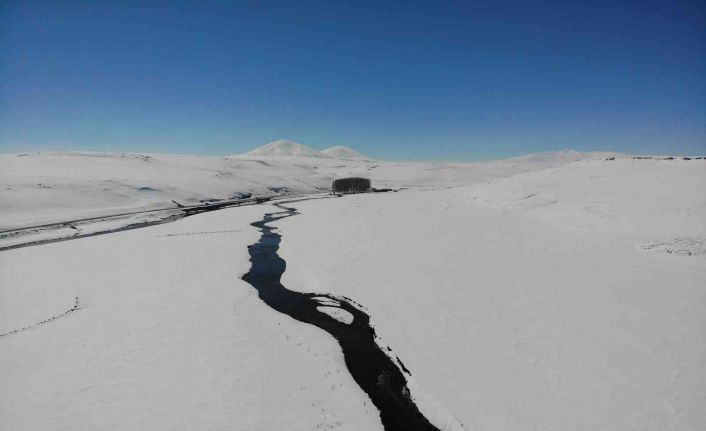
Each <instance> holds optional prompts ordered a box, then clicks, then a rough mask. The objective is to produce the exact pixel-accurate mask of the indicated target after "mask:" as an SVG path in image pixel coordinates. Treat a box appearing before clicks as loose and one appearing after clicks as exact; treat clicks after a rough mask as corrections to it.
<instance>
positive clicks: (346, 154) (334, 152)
mask: <svg viewBox="0 0 706 431" xmlns="http://www.w3.org/2000/svg"><path fill="white" fill-rule="evenodd" d="M321 154H324V155H326V156H329V157H333V158H335V159H347V160H371V159H370V157H368V156H366V155H365V154H362V153H359V152H358V151H356V150H354V149H353V148H349V147H344V146H343V145H336V146H334V147H331V148H326V149H325V150H322V151H321Z"/></svg>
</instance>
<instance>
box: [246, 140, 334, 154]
mask: <svg viewBox="0 0 706 431" xmlns="http://www.w3.org/2000/svg"><path fill="white" fill-rule="evenodd" d="M246 154H249V155H251V156H292V157H321V155H320V153H319V152H317V151H316V150H315V149H313V148H311V147H307V146H306V145H302V144H299V143H297V142H293V141H288V140H286V139H278V140H276V141H273V142H270V143H269V144H265V145H263V146H261V147H257V148H255V149H254V150H252V151H248V152H247V153H246Z"/></svg>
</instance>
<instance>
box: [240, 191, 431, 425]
mask: <svg viewBox="0 0 706 431" xmlns="http://www.w3.org/2000/svg"><path fill="white" fill-rule="evenodd" d="M277 207H278V208H280V209H282V211H281V212H275V213H269V214H266V215H265V217H264V218H263V219H262V220H260V221H258V222H255V223H252V226H254V227H256V228H258V229H260V231H261V232H262V236H261V237H260V240H259V241H258V242H256V243H255V244H253V245H251V246H249V251H250V262H252V268H251V269H250V272H248V273H247V274H245V275H244V276H243V280H245V281H246V282H248V283H249V284H251V285H252V286H253V287H254V288H255V289H257V291H258V294H259V296H260V299H262V300H263V301H264V302H265V303H266V304H267V305H268V306H270V307H271V308H273V309H275V310H277V311H279V312H280V313H284V314H286V315H288V316H290V317H292V318H294V319H296V320H298V321H300V322H304V323H308V324H311V325H314V326H317V327H319V328H321V329H323V330H324V331H326V332H328V333H329V334H331V336H333V337H334V338H335V339H336V340H337V341H338V344H339V345H340V346H341V349H342V351H343V356H344V358H345V361H346V366H347V367H348V370H349V371H350V373H351V375H352V376H353V379H355V381H356V382H357V383H358V385H359V386H360V388H361V389H363V391H365V393H367V394H368V396H369V397H370V400H371V401H372V402H373V404H374V405H375V406H376V407H377V408H378V410H379V411H380V419H381V421H382V424H383V426H384V427H385V429H386V430H388V431H392V430H438V428H436V427H435V426H434V425H432V424H431V423H430V422H429V421H428V420H427V418H426V417H424V415H422V414H421V413H420V412H419V409H418V408H417V406H416V405H415V403H414V401H413V400H412V398H411V396H410V391H409V389H408V388H407V380H406V379H405V376H404V373H405V372H406V373H409V371H408V370H407V369H406V368H404V365H402V362H401V361H399V359H398V360H397V363H395V361H394V360H393V359H391V357H390V356H388V355H387V354H386V353H385V352H384V351H383V350H382V349H381V348H380V346H379V345H378V343H377V342H376V336H375V330H374V329H373V328H372V327H371V326H370V317H369V316H368V315H367V314H366V313H365V312H364V311H362V310H361V309H360V308H359V307H356V306H354V305H353V304H354V301H352V300H351V299H349V298H345V297H338V296H332V295H327V294H321V293H301V292H295V291H292V290H289V289H287V288H286V287H284V286H283V285H282V283H281V282H280V280H281V277H282V274H283V273H284V270H285V268H286V266H287V264H286V262H285V261H284V259H282V258H281V257H280V256H279V255H278V254H277V251H278V250H279V244H280V241H281V240H282V237H281V235H279V234H278V233H277V232H276V228H274V227H272V226H269V224H270V223H272V222H274V221H277V220H280V219H283V218H286V217H292V216H294V215H297V214H299V213H298V212H297V211H296V209H295V208H291V207H285V206H283V205H282V204H278V205H277ZM321 306H326V307H333V308H338V309H339V310H343V311H345V312H347V313H349V314H350V316H352V317H353V321H352V322H349V321H350V319H348V323H346V322H343V321H340V320H337V319H335V318H333V317H331V316H330V315H329V314H327V313H324V312H322V311H319V309H318V308H317V307H321Z"/></svg>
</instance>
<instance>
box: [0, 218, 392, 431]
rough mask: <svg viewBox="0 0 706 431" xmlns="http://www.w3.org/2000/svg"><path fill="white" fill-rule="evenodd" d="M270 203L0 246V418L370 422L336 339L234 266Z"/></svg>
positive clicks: (243, 258)
mask: <svg viewBox="0 0 706 431" xmlns="http://www.w3.org/2000/svg"><path fill="white" fill-rule="evenodd" d="M273 210H276V208H275V207H272V206H269V205H268V206H250V207H242V208H235V209H229V210H222V211H217V212H212V213H207V214H203V215H199V216H195V217H190V218H186V219H182V220H180V221H177V222H175V223H171V224H167V225H160V226H155V227H150V228H145V229H139V230H134V231H128V232H121V233H116V234H111V235H104V236H100V237H93V238H86V239H78V240H75V241H68V242H63V243H57V244H50V245H44V246H40V247H30V248H24V249H17V250H10V251H5V252H2V253H0V268H2V273H1V274H2V275H1V277H2V279H1V280H2V282H1V283H0V286H1V288H0V333H5V332H8V331H11V330H14V329H16V328H22V327H25V326H27V325H31V324H32V323H34V322H37V321H43V320H45V319H47V318H48V317H51V316H54V315H57V314H61V313H63V312H64V311H66V310H67V309H69V308H71V307H72V306H73V304H74V298H75V297H76V296H78V297H79V303H80V308H79V309H78V310H77V311H75V312H72V313H69V314H68V315H66V316H63V317H61V318H58V319H55V320H52V321H50V322H48V323H45V324H41V325H38V326H36V327H34V328H32V329H28V330H25V331H21V332H18V333H15V334H12V335H7V336H4V337H0V369H2V371H3V372H2V373H1V374H0V429H3V430H8V431H10V430H29V429H52V430H74V429H76V428H85V429H102V430H113V429H114V430H118V429H120V430H123V429H150V430H173V429H212V430H221V429H223V430H225V429H228V430H272V429H293V430H312V429H317V428H318V429H327V428H326V427H332V426H334V425H335V426H336V428H337V429H345V430H358V429H371V430H375V429H381V426H380V422H379V418H378V412H377V411H376V410H375V408H374V407H373V406H372V405H371V403H370V402H369V401H368V400H367V397H366V396H365V394H364V393H363V392H362V391H361V390H360V389H359V388H358V387H357V386H356V384H355V382H354V381H353V379H352V378H351V377H350V375H349V374H348V372H347V370H346V368H345V365H344V362H343V357H342V354H341V352H340V348H339V347H338V345H337V343H336V342H335V340H333V339H332V338H330V337H328V336H324V335H323V333H322V331H320V330H319V329H317V328H315V327H313V326H307V325H300V324H295V323H294V321H293V320H292V319H290V318H289V317H287V316H284V315H281V314H278V313H277V312H275V311H273V310H271V309H270V308H268V307H267V306H266V305H265V304H264V303H263V302H262V301H260V300H259V299H258V297H257V294H256V292H255V291H254V289H252V287H251V286H250V285H248V284H246V283H245V282H243V281H242V280H241V279H240V277H241V276H242V275H243V274H244V273H245V272H246V271H247V270H248V269H249V262H248V253H247V247H246V245H247V244H250V243H253V242H255V241H256V240H257V238H258V237H259V233H258V232H257V230H256V229H254V228H252V227H251V226H249V223H250V222H252V221H253V220H256V219H258V218H261V217H262V215H263V213H264V212H266V211H273Z"/></svg>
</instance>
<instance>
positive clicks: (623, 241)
mask: <svg viewBox="0 0 706 431" xmlns="http://www.w3.org/2000/svg"><path fill="white" fill-rule="evenodd" d="M704 183H706V162H704V161H683V160H673V161H665V160H633V159H627V158H626V159H616V160H613V161H606V160H602V161H598V160H585V161H580V162H576V163H569V164H565V165H562V166H560V167H557V168H553V169H547V170H542V171H537V172H531V173H526V174H521V175H516V176H512V177H509V178H503V179H496V180H493V181H489V182H484V183H481V184H477V185H474V186H467V187H459V188H454V189H446V190H424V191H418V190H407V191H402V192H399V193H392V194H377V195H358V196H349V197H346V198H341V199H337V200H327V201H308V202H301V203H298V204H297V205H295V206H296V207H297V208H298V210H299V211H300V212H301V215H299V216H296V217H291V218H289V219H286V220H283V221H282V222H280V231H281V233H282V234H283V242H282V245H281V251H280V254H281V255H282V256H283V258H284V259H285V260H286V261H287V272H286V273H285V274H284V278H283V284H285V285H286V286H289V287H290V288H293V289H300V290H303V291H312V292H331V293H333V294H335V295H344V296H348V297H351V298H354V299H355V300H356V301H358V302H360V303H361V304H363V305H364V306H365V307H366V308H367V309H368V310H369V313H370V315H371V316H372V319H373V323H374V325H375V328H376V331H377V333H378V335H379V336H380V338H381V340H382V341H383V342H384V343H387V344H389V345H390V346H391V347H392V349H393V350H394V351H395V353H396V354H398V355H399V357H400V358H401V359H402V360H403V361H404V363H405V366H406V367H407V368H408V369H409V370H410V371H411V373H412V377H411V379H412V395H413V396H415V397H416V398H417V402H418V405H419V407H420V408H421V409H422V411H423V412H424V413H425V414H426V415H427V417H429V418H430V419H431V420H432V421H433V422H434V423H436V424H437V425H439V426H442V427H443V428H444V429H461V426H463V429H484V430H500V429H542V430H566V429H601V430H616V431H617V430H621V431H625V430H650V429H652V430H664V429H672V430H693V429H699V428H700V427H701V426H702V425H703V424H704V423H706V369H705V368H704V364H705V363H706V305H705V304H706V261H705V260H704V259H705V258H706V257H705V256H704V255H703V254H699V253H698V252H693V253H691V254H688V253H667V252H666V251H665V250H664V249H660V248H655V249H650V250H646V249H645V248H644V247H643V245H644V244H653V243H655V242H657V241H661V242H669V241H672V242H675V241H679V242H678V244H680V247H682V249H683V248H684V247H692V248H693V249H694V251H698V250H702V248H701V247H702V244H703V243H704V239H706V223H704V221H706V194H704V192H703V187H702V185H703V184H704ZM685 238H689V239H690V241H685V240H684V239H685ZM324 239H325V240H324ZM312 241H315V244H316V246H315V247H312V246H311V243H312ZM333 268H335V270H333Z"/></svg>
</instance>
